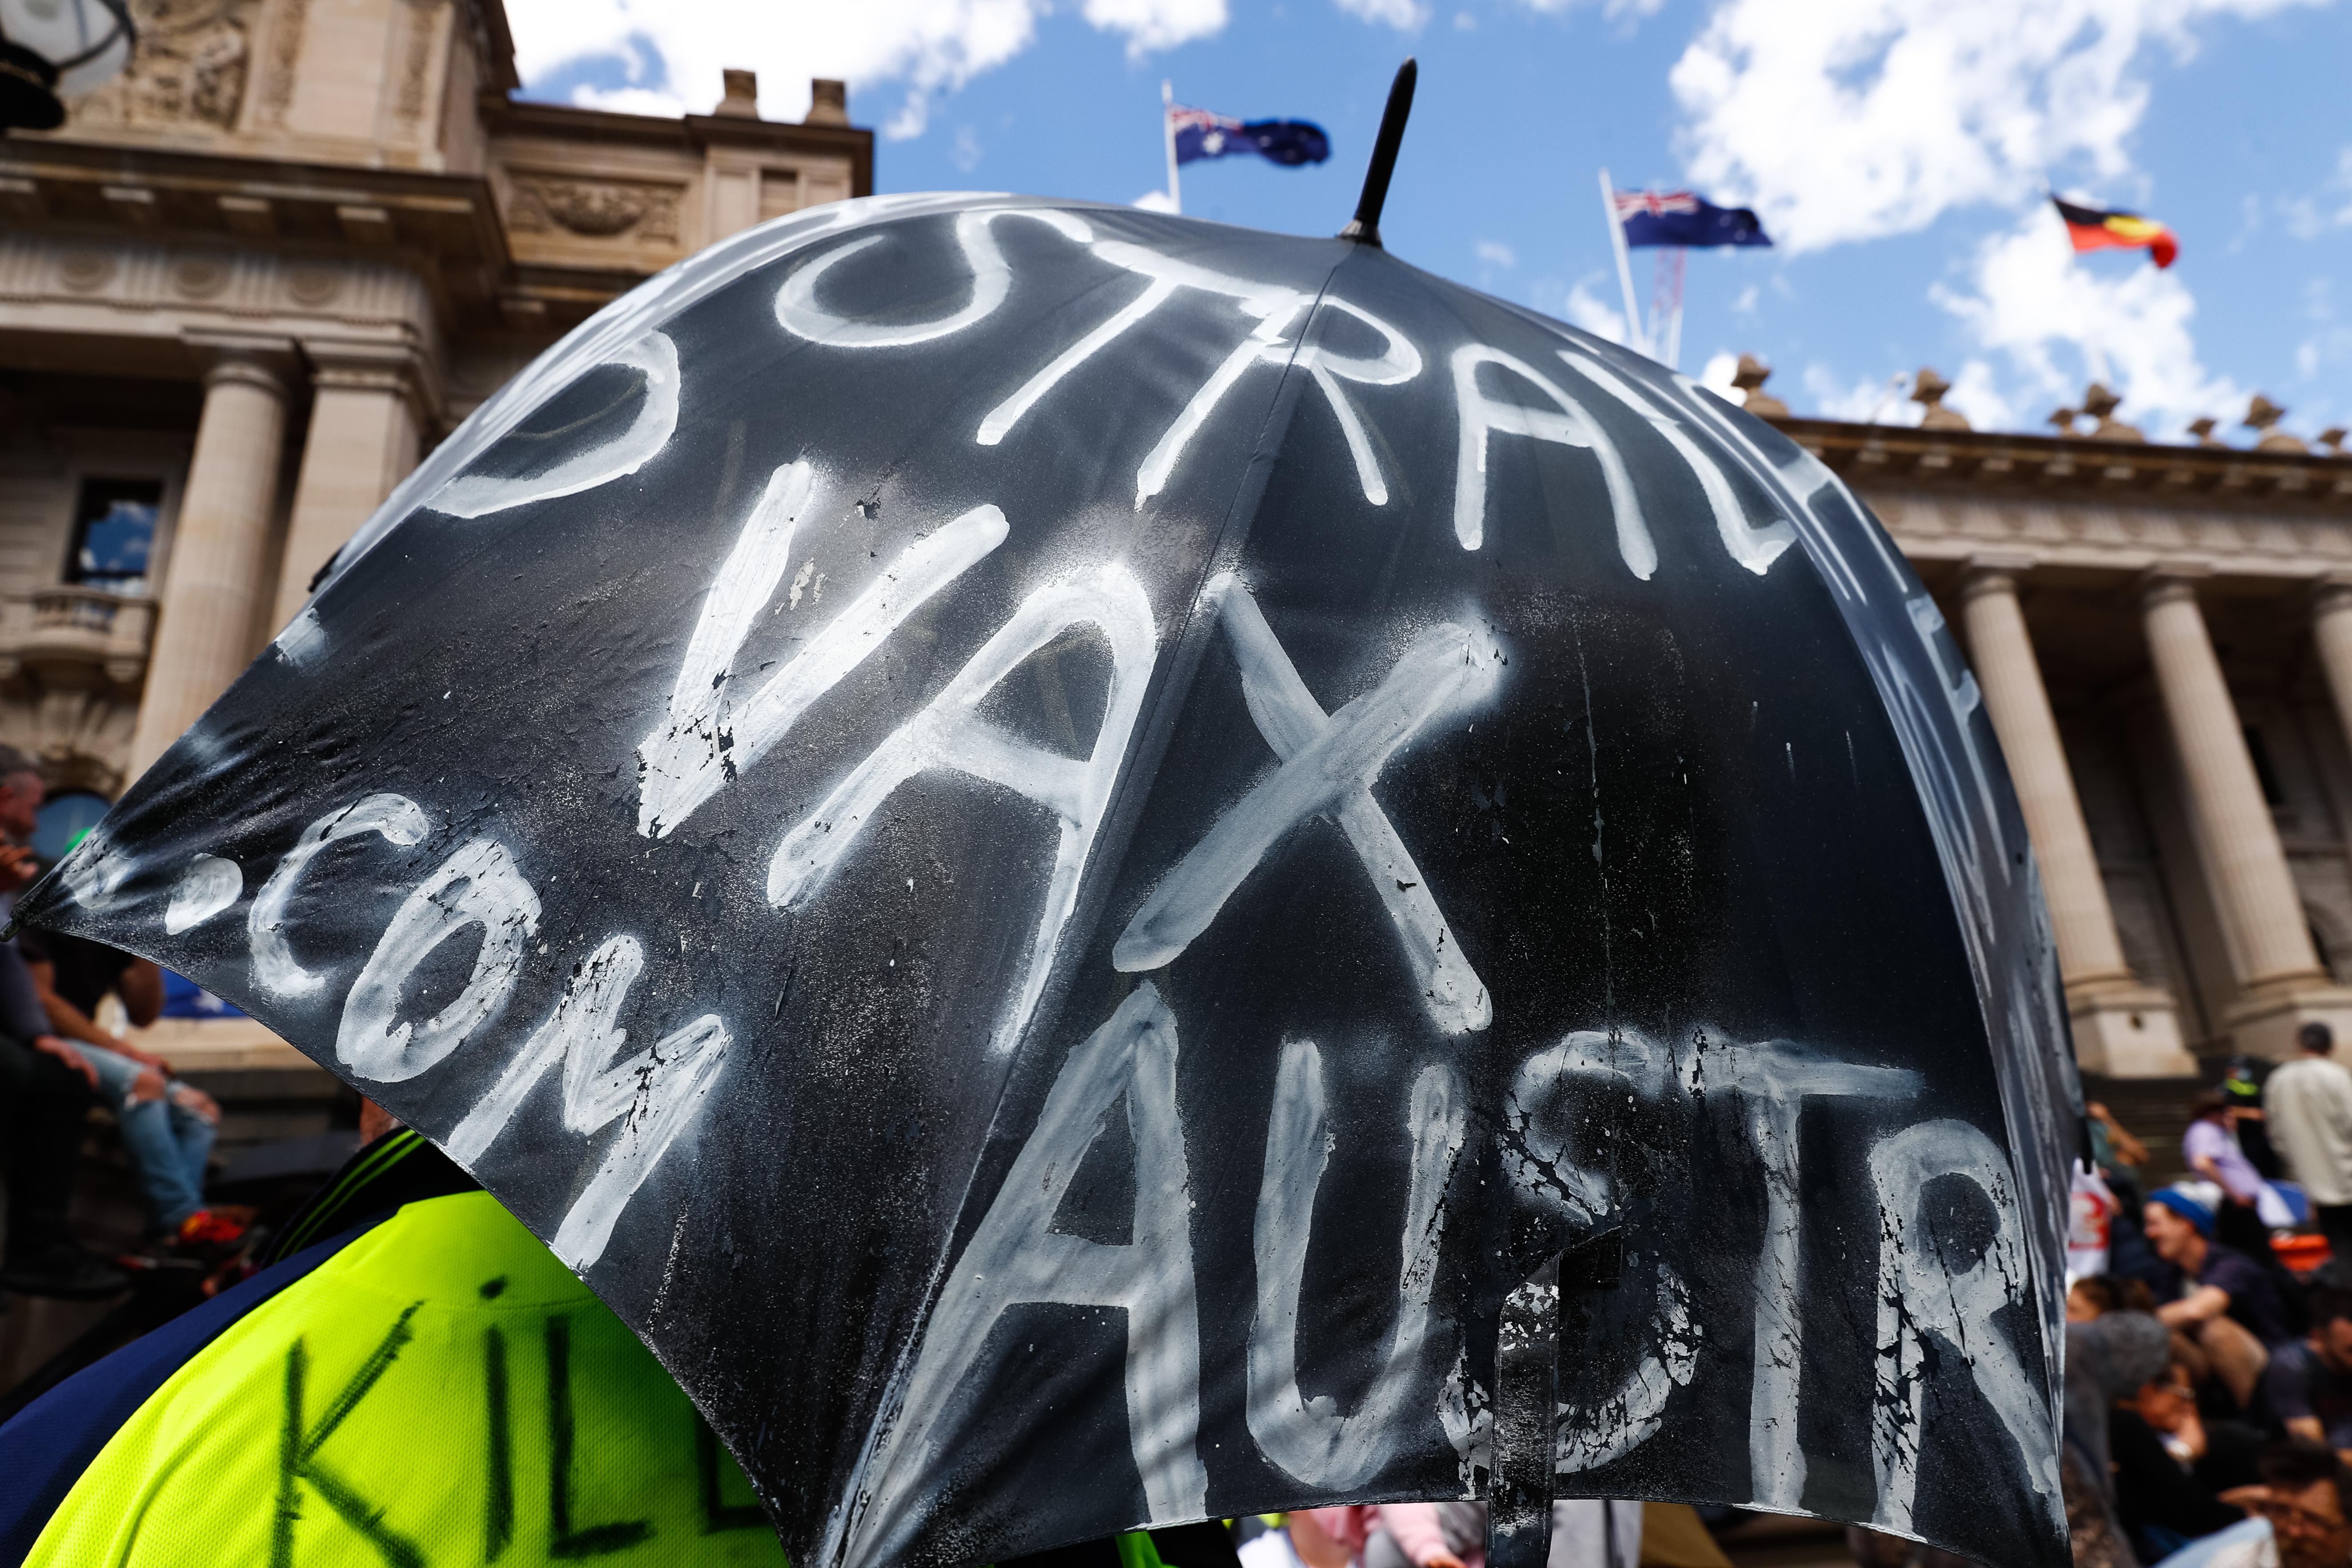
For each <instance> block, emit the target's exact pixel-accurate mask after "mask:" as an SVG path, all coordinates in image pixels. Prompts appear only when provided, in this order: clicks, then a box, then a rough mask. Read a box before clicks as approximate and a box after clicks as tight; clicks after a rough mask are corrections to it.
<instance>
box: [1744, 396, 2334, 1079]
mask: <svg viewBox="0 0 2352 1568" xmlns="http://www.w3.org/2000/svg"><path fill="white" fill-rule="evenodd" d="M1757 370H1758V372H1759V374H1753V375H1750V376H1749V377H1748V378H1746V381H1745V384H1746V385H1747V386H1748V397H1749V400H1750V402H1751V405H1758V404H1761V405H1763V406H1762V407H1761V409H1760V410H1759V411H1760V412H1763V413H1765V414H1766V416H1768V417H1771V418H1772V419H1773V420H1774V422H1775V423H1776V424H1778V425H1779V426H1780V427H1781V428H1782V429H1783V430H1785V431H1786V432H1787V433H1788V434H1789V435H1790V436H1791V437H1794V438H1795V439H1796V440H1798V441H1799V442H1801V444H1803V445H1804V446H1805V447H1808V448H1809V449H1811V451H1813V452H1814V453H1815V454H1817V455H1818V456H1820V457H1821V458H1822V459H1823V460H1824V461H1826V462H1828V463H1829V464H1830V465H1831V466H1832V468H1836V469H1837V470H1838V471H1839V473H1840V474H1842V475H1843V477H1844V478H1845V479H1846V480H1847V482H1848V483H1849V484H1850V485H1852V486H1853V488H1854V489H1856V490H1857V491H1858V492H1859V493H1860V494H1861V495H1862V496H1863V497H1864V499H1865V500H1868V502H1869V503H1870V505H1871V507H1872V508H1873V510H1875V511H1876V512H1877V513H1878V515H1879V517H1880V518H1881V519H1882V520H1883V521H1885V524H1886V526H1887V529H1888V531H1890V532H1891V533H1892V534H1893V535H1894V537H1895V542H1896V543H1897V544H1899V545H1900V546H1901V547H1902V549H1903V552H1904V553H1905V554H1906V556H1907V557H1908V558H1909V559H1910V560H1911V562H1912V563H1913V564H1914V565H1915V566H1916V568H1917V570H1918V572H1919V574H1920V575H1921V577H1922V578H1923V579H1925V581H1926V583H1927V586H1928V588H1929V590H1930V592H1931V593H1932V595H1934V599H1935V602H1936V605H1937V607H1938V609H1939V610H1940V612H1941V614H1942V615H1943V616H1944V617H1945V618H1946V620H1947V621H1948V623H1949V624H1950V625H1951V626H1953V627H1954V628H1955V629H1956V630H1957V631H1958V634H1959V637H1960V639H1961V642H1962V644H1963V646H1965V647H1966V648H1967V649H1968V652H1969V660H1970V662H1971V664H1972V666H1973V668H1974V680H1975V682H1976V697H1977V700H1980V701H1981V702H1982V703H1983V705H1984V707H1985V710H1986V712H1987V715H1988V717H1989V718H1990V721H1991V722H1992V727H1993V730H1994V731H1995V733H1996V734H1997V735H1998V736H1999V737H2000V744H2001V750H2002V752H2004V754H2005V755H2006V756H2007V759H2008V762H2009V766H2010V772H2011V776H2012V777H2013V778H2014V779H2015V781H2016V784H2017V790H2018V795H2019V797H2020V800H2021V804H2022V805H2023V807H2024V811H2025V816H2026V823H2027V826H2028V828H2029V829H2030V831H2031V833H2032V838H2033V847H2034V852H2035V855H2036V856H2037V858H2039V860H2040V862H2041V868H2042V886H2043V890H2044V893H2045V895H2046V897H2047V899H2048V901H2049V906H2050V912H2051V916H2052V922H2053V927H2054V931H2055V935H2056V938H2057V942H2058V950H2059V959H2060V964H2061V968H2062V969H2063V973H2064V975H2065V980H2066V992H2067V999H2068V1003H2069V1010H2070V1011H2071V1013H2072V1015H2073V1017H2074V1037H2075V1047H2076V1051H2077V1055H2078V1057H2079V1058H2080V1059H2081V1062H2082V1065H2083V1067H2084V1069H2085V1070H2086V1071H2088V1072H2092V1073H2095V1074H2105V1075H2109V1076H2112V1077H2118V1078H2136V1077H2137V1078H2152V1077H2166V1076H2174V1075H2187V1074H2189V1073H2192V1072H2195V1071H2197V1070H2198V1068H2199V1058H2205V1059H2206V1060H2207V1061H2208V1062H2210V1060H2211V1058H2216V1057H2221V1056H2226V1055H2231V1054H2237V1053H2244V1054H2248V1055H2252V1056H2255V1057H2263V1058H2272V1059H2277V1058H2283V1057H2285V1056H2288V1055H2291V1054H2292V1053H2293V1050H2294V1031H2295V1029H2296V1027H2297V1026H2299V1025H2301V1024H2302V1023H2304V1022H2305V1021H2307V1020H2312V1019H2318V1020H2322V1021H2325V1022H2326V1023H2328V1024H2330V1025H2331V1026H2333V1027H2334V1028H2335V1029H2336V1032H2337V1035H2338V1037H2339V1038H2343V1037H2347V1034H2352V989H2347V988H2346V984H2345V983H2346V982H2347V981H2352V749H2347V735H2352V458H2347V457H2345V456H2344V455H2343V454H2342V452H2341V451H2340V450H2339V449H2337V448H2336V446H2335V445H2334V442H2336V441H2340V440H2341V439H2342V436H2343V433H2342V432H2340V431H2332V432H2330V433H2329V437H2327V438H2325V439H2327V440H2328V443H2329V444H2328V445H2326V446H2324V447H2321V448H2319V449H2316V450H2313V449H2308V448H2306V447H2305V443H2303V442H2302V441H2300V440H2298V439H2296V438H2295V437H2292V436H2288V435H2286V434H2284V433H2283V432H2280V431H2278V430H2276V429H2274V428H2273V426H2275V424H2276V422H2277V418H2278V413H2279V411H2278V410H2277V409H2276V408H2275V407H2274V406H2273V405H2270V404H2269V403H2268V402H2267V400H2265V399H2262V398H2257V399H2256V400H2255V405H2254V407H2253V408H2252V410H2250V411H2249V412H2250V416H2251V417H2250V418H2249V419H2248V420H2247V423H2248V424H2249V425H2251V426H2253V428H2254V433H2255V434H2254V440H2253V444H2252V446H2250V447H2231V446H2225V445H2223V444H2222V443H2221V442H2220V441H2218V440H2216V439H2215V438H2214V437H2212V435H2211V430H2212V428H2213V426H2212V424H2211V422H2210V421H2201V422H2200V426H2202V428H2201V430H2200V432H2199V439H2200V445H2197V446H2175V445H2163V444H2157V443H2152V442H2148V441H2146V440H2144V439H2143V438H2142V437H2141V435H2140V433H2139V432H2138V431H2137V430H2136V429H2134V428H2132V427H2131V426H2128V425H2126V424H2123V423H2122V422H2120V421H2118V420H2117V419H2116V418H2115V417H2114V415H2115V412H2116V399H2115V398H2114V396H2113V395H2112V394H2109V393H2107V392H2105V389H2103V388H2099V387H2093V388H2092V389H2091V393H2090V395H2088V396H2086V397H2085V398H2084V408H2083V409H2082V410H2079V411H2077V410H2068V409H2062V410H2060V411H2059V414H2058V415H2057V416H2054V418H2053V422H2054V423H2055V424H2056V425H2057V426H2059V428H2060V430H2061V431H2062V432H2063V433H2061V434H2054V435H2049V436H2015V435H2000V434H1992V433H1987V432H1979V431H1974V430H1971V429H1969V427H1968V423H1967V421H1966V420H1965V419H1962V418H1961V417H1960V416H1958V415H1957V414H1956V413H1954V412H1952V411H1951V410H1948V409H1944V408H1942V407H1940V406H1939V405H1938V401H1937V400H1938V398H1939V397H1940V395H1941V393H1942V392H1943V391H1944V390H1945V387H1944V385H1943V384H1942V383H1941V379H1940V378H1939V377H1936V376H1935V375H1934V374H1933V373H1932V372H1923V373H1922V374H1921V376H1920V390H1921V393H1922V395H1923V400H1924V401H1926V402H1927V404H1928V409H1927V417H1926V419H1925V420H1924V421H1923V423H1922V424H1921V426H1918V427H1916V428H1908V427H1901V426H1874V425H1850V424H1843V423H1835V422H1831V421H1826V420H1814V419H1804V418H1798V417H1791V416H1789V415H1788V414H1787V412H1786V411H1785V409H1782V408H1780V407H1779V406H1778V405H1774V404H1771V403H1769V402H1768V401H1767V395H1765V394H1764V393H1763V392H1762V389H1761V382H1762V374H1760V367H1757ZM2093 422H2095V423H2093ZM2084 424H2089V425H2090V427H2088V428H2078V426H2082V425H2084Z"/></svg>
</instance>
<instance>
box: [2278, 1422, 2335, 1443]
mask: <svg viewBox="0 0 2352 1568" xmlns="http://www.w3.org/2000/svg"><path fill="white" fill-rule="evenodd" d="M2280 1425H2281V1426H2284V1427H2285V1428H2286V1435H2287V1436H2290V1437H2300V1438H2302V1439H2303V1440H2304V1441H2305V1442H2306V1443H2325V1442H2326V1441H2327V1433H2326V1430H2325V1429H2324V1428H2323V1427H2322V1426H2320V1425H2319V1417H2318V1416H2316V1415H2290V1416H2288V1417H2287V1418H2286V1419H2285V1420H2284V1421H2282V1422H2281V1423H2280Z"/></svg>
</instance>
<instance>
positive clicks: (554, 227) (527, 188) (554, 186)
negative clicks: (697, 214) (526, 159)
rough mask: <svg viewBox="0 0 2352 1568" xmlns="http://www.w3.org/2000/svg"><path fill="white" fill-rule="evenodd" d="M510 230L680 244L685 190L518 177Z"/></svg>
mask: <svg viewBox="0 0 2352 1568" xmlns="http://www.w3.org/2000/svg"><path fill="white" fill-rule="evenodd" d="M512 189H513V193H514V195H513V200H512V203H511V205H509V209H508V212H507V222H508V225H509V226H510V227H512V228H513V229H514V230H515V231H516V232H517V233H520V234H545V233H551V232H562V233H565V234H572V235H577V236H579V237H582V238H583V239H619V238H624V237H625V238H629V239H640V240H655V241H659V242H661V243H663V244H676V243H677V208H678V203H679V202H680V201H681V200H682V199H683V198H684V196H685V195H686V187H685V186H684V185H681V184H656V183H654V182H650V181H636V180H598V179H577V178H572V177H568V176H565V175H561V174H515V175H514V176H513V178H512Z"/></svg>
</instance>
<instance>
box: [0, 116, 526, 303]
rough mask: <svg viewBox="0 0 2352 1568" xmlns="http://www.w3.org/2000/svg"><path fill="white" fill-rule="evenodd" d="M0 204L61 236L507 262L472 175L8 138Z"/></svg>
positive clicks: (494, 215) (498, 269) (446, 264)
mask: <svg viewBox="0 0 2352 1568" xmlns="http://www.w3.org/2000/svg"><path fill="white" fill-rule="evenodd" d="M0 211H5V212H6V213H7V214H8V215H9V216H11V217H12V218H14V219H16V222H17V224H18V225H20V226H22V227H23V228H26V229H31V228H35V227H37V228H38V229H39V230H40V232H42V233H44V234H47V235H52V236H56V237H60V238H63V237H83V238H104V239H114V240H151V241H152V240H161V239H189V238H203V237H211V238H219V239H227V240H233V241H236V242H238V243H242V244H250V243H252V242H253V241H255V240H257V239H266V240H268V241H269V242H271V245H272V248H277V249H282V250H307V251H310V252H313V253H322V254H334V255H339V256H347V257H353V258H366V259H371V260H379V261H380V260H383V259H386V258H387V253H388V252H397V251H408V252H411V253H413V254H415V255H417V256H420V257H422V258H428V259H430V260H432V261H435V262H437V263H439V264H441V266H442V268H443V269H444V270H445V271H446V272H448V273H449V274H450V275H451V276H452V277H453V278H458V277H461V276H462V275H463V274H466V273H473V274H476V275H479V274H481V273H484V272H488V273H489V274H499V273H504V272H506V271H508V270H509V269H511V268H512V266H513V256H512V253H511V252H510V251H509V248H508V246H507V238H506V230H505V226H504V225H503V224H502V223H501V222H500V221H499V213H498V207H497V205H496V202H495V200H494V198H493V196H492V195H491V191H490V184H489V182H488V180H487V179H485V178H483V177H481V176H479V175H473V174H429V173H425V172H421V171H415V170H403V169H362V168H353V167H352V166H350V165H348V164H323V163H294V162H289V161H285V160H278V159H270V160H267V161H264V160H258V159H254V158H249V157H237V156H235V155H229V154H222V153H184V152H174V151H168V150H162V149H144V148H131V147H121V146H110V145H102V144H99V143H94V142H71V141H67V140H62V139H56V138H52V139H49V140H47V141H43V142H19V141H10V142H0ZM460 286H461V287H462V284H461V285H460Z"/></svg>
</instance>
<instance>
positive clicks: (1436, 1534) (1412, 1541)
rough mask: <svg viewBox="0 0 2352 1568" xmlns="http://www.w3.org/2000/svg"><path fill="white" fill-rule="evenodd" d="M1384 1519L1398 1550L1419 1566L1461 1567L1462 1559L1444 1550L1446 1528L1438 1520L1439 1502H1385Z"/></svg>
mask: <svg viewBox="0 0 2352 1568" xmlns="http://www.w3.org/2000/svg"><path fill="white" fill-rule="evenodd" d="M1381 1523H1382V1524H1383V1525H1385V1526H1387V1527H1388V1532H1389V1533H1390V1534H1391V1535H1392V1536H1394V1537H1396V1543H1397V1548H1398V1550H1400V1551H1402V1552H1403V1553H1404V1554H1405V1556H1406V1557H1407V1558H1408V1559H1410V1560H1411V1561H1412V1562H1413V1563H1417V1564H1419V1565H1420V1568H1462V1559H1460V1558H1459V1557H1456V1556H1454V1553H1453V1552H1449V1551H1447V1550H1446V1549H1445V1531H1444V1529H1443V1528H1442V1527H1440V1525H1439V1524H1438V1522H1437V1505H1436V1504H1434V1503H1426V1502H1384V1503H1382V1504H1381Z"/></svg>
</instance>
